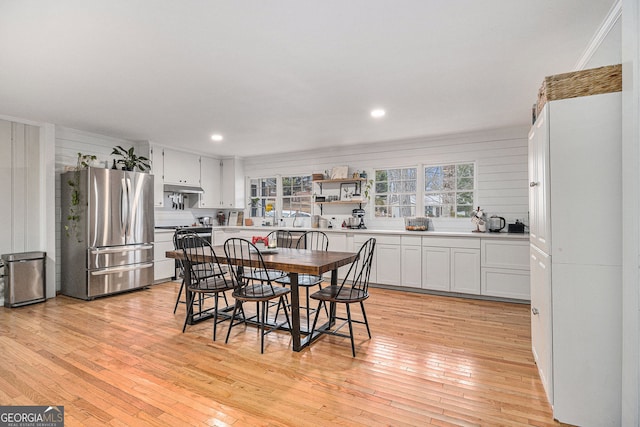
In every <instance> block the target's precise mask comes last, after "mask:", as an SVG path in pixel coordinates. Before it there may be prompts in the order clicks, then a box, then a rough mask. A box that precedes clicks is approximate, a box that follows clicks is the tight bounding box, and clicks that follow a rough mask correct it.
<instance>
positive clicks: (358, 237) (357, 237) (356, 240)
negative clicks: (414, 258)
mask: <svg viewBox="0 0 640 427" xmlns="http://www.w3.org/2000/svg"><path fill="white" fill-rule="evenodd" d="M372 237H373V238H374V239H376V244H378V245H400V236H386V235H381V234H354V236H353V244H354V247H355V248H356V249H357V248H360V246H362V244H363V243H364V242H366V241H367V240H369V239H370V238H372Z"/></svg>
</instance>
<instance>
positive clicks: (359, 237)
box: [353, 233, 379, 283]
mask: <svg viewBox="0 0 640 427" xmlns="http://www.w3.org/2000/svg"><path fill="white" fill-rule="evenodd" d="M372 237H373V238H375V239H376V247H375V249H374V251H373V260H372V263H371V273H370V275H369V282H370V283H379V282H378V275H377V265H378V250H379V246H378V236H373V235H369V234H360V233H358V234H354V236H353V252H358V251H359V250H360V248H361V247H362V245H363V244H364V242H366V241H367V240H369V239H370V238H372Z"/></svg>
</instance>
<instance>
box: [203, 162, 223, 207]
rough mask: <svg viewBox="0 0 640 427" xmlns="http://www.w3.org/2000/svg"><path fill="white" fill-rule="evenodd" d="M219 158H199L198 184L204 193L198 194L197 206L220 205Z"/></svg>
mask: <svg viewBox="0 0 640 427" xmlns="http://www.w3.org/2000/svg"><path fill="white" fill-rule="evenodd" d="M220 184H221V170H220V159H212V158H209V157H201V158H200V185H201V187H202V189H203V190H204V193H202V194H201V195H200V201H199V203H198V207H201V208H219V207H220V206H221V203H222V202H221V198H220V193H221V191H220V190H221V186H220Z"/></svg>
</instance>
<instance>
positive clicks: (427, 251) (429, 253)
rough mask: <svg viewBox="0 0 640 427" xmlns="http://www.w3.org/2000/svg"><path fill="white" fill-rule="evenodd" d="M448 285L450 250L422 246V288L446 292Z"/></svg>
mask: <svg viewBox="0 0 640 427" xmlns="http://www.w3.org/2000/svg"><path fill="white" fill-rule="evenodd" d="M450 283H451V249H450V248H439V247H434V246H422V288H423V289H429V290H432V291H446V292H448V291H449V290H450Z"/></svg>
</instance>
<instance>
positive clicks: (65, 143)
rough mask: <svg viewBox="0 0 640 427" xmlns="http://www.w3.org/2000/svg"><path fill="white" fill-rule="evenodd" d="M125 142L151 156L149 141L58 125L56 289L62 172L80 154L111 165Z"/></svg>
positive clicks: (58, 275) (100, 164) (144, 154)
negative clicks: (116, 148) (115, 148)
mask: <svg viewBox="0 0 640 427" xmlns="http://www.w3.org/2000/svg"><path fill="white" fill-rule="evenodd" d="M116 145H121V146H122V147H123V148H129V147H131V146H133V147H135V151H136V152H137V153H138V154H140V155H143V156H146V157H148V155H149V152H148V151H149V149H148V143H146V142H135V141H129V140H126V139H122V138H113V137H109V136H104V135H98V134H94V133H89V132H85V131H80V130H76V129H70V128H65V127H60V126H56V289H57V290H60V239H61V234H60V232H61V225H60V221H61V218H62V207H61V206H60V185H61V183H60V174H61V173H62V172H64V171H65V168H66V167H68V166H69V167H75V165H76V162H77V159H78V153H82V154H87V155H95V156H96V157H97V161H96V163H97V165H96V166H98V167H105V166H107V165H108V166H109V167H111V164H112V161H113V158H114V156H112V155H111V152H112V151H113V147H115V146H116Z"/></svg>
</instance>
